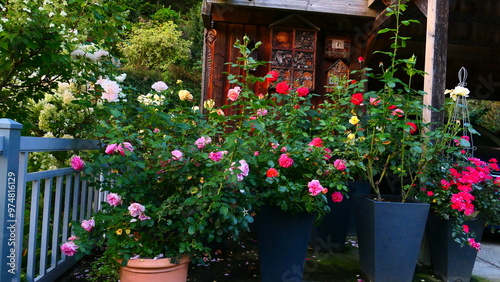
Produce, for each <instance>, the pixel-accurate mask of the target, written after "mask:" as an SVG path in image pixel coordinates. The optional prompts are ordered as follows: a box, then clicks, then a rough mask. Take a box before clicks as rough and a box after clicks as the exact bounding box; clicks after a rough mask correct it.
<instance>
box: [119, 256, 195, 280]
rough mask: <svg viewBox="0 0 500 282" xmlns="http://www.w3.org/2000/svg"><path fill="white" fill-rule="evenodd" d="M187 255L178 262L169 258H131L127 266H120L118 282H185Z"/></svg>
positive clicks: (187, 263)
mask: <svg viewBox="0 0 500 282" xmlns="http://www.w3.org/2000/svg"><path fill="white" fill-rule="evenodd" d="M188 265H189V257H187V256H184V257H182V258H181V259H180V260H179V261H178V264H176V263H173V260H171V259H170V258H162V259H131V260H129V261H128V263H127V266H120V282H165V281H168V282H186V280H187V273H188Z"/></svg>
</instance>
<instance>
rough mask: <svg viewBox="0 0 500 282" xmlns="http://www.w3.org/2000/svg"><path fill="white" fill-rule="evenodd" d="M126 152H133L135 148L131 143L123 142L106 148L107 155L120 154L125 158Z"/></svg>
mask: <svg viewBox="0 0 500 282" xmlns="http://www.w3.org/2000/svg"><path fill="white" fill-rule="evenodd" d="M125 150H127V151H130V152H133V151H134V148H133V147H132V144H130V143H129V142H123V143H121V144H116V143H115V144H110V145H108V146H106V149H105V151H104V152H105V153H106V154H108V155H111V154H114V153H120V155H122V156H125Z"/></svg>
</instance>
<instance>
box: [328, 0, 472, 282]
mask: <svg viewBox="0 0 500 282" xmlns="http://www.w3.org/2000/svg"><path fill="white" fill-rule="evenodd" d="M405 9H406V5H405V4H402V1H396V3H395V4H394V5H392V6H391V10H390V11H389V13H388V15H391V16H392V17H393V18H394V26H393V27H388V28H385V29H382V30H380V31H379V33H391V35H392V37H391V39H392V40H393V42H392V45H391V48H392V49H391V50H390V51H376V53H378V54H380V55H382V57H384V56H385V57H386V58H387V60H386V61H385V62H381V63H380V64H379V67H380V71H374V70H373V69H371V68H367V67H365V68H362V70H361V71H354V72H353V74H352V75H353V77H356V79H357V81H354V80H347V79H344V80H342V79H341V78H338V79H339V85H338V87H333V91H332V93H331V94H330V96H329V97H327V98H329V99H327V100H326V102H325V103H323V104H322V105H320V106H319V108H320V109H322V111H323V112H324V114H325V118H324V119H323V123H324V129H325V130H326V132H328V133H330V134H331V136H332V137H330V138H332V139H336V140H339V141H340V142H338V143H339V144H343V146H344V151H347V152H349V154H348V156H347V158H346V159H347V161H348V163H353V164H354V165H353V169H352V170H353V171H354V172H355V173H356V174H359V175H362V178H363V179H364V180H365V181H367V182H369V183H370V185H371V188H372V190H373V191H374V194H373V195H365V196H360V197H357V198H356V205H355V212H356V223H357V234H358V241H359V252H360V264H361V268H362V270H363V271H364V272H365V274H366V275H367V276H368V277H369V278H370V280H372V281H392V280H398V281H411V279H412V277H413V273H414V270H415V265H416V262H417V258H418V253H419V247H420V242H421V240H422V237H423V233H424V229H425V224H426V220H427V215H428V211H429V204H428V203H423V202H418V201H416V194H417V192H418V189H417V188H418V187H419V185H421V179H422V177H424V176H425V173H426V167H427V165H428V164H429V163H430V162H431V161H432V160H433V159H434V158H439V156H440V155H444V154H447V152H448V151H449V150H453V149H452V148H450V146H449V145H450V143H451V142H452V140H453V138H455V136H456V135H457V132H459V130H461V129H463V127H464V126H463V125H460V124H454V123H450V122H441V123H433V124H430V123H425V122H424V121H423V120H422V113H423V110H424V108H425V107H426V106H425V105H424V102H423V96H424V95H425V93H424V92H423V91H420V90H415V89H414V88H413V85H412V82H413V81H414V80H415V78H416V76H424V75H425V73H424V72H423V71H420V70H418V69H416V68H415V65H416V58H415V57H414V56H412V57H410V58H400V57H399V56H398V50H399V49H400V48H403V47H404V46H405V45H406V43H405V41H406V40H407V39H408V37H404V36H402V35H401V34H400V28H401V26H406V25H410V24H412V23H414V22H416V21H414V20H408V19H404V18H403V11H404V10H405ZM358 61H359V63H360V64H364V59H363V58H362V57H360V58H358ZM371 85H378V86H377V88H376V89H373V90H369V91H367V90H366V87H365V86H368V89H370V86H371ZM430 110H431V111H438V110H441V109H430ZM356 168H357V169H356ZM388 194H391V195H388ZM375 239H377V240H375ZM396 262H397V263H396ZM394 267H395V268H394ZM393 275H397V276H393Z"/></svg>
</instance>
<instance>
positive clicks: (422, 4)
mask: <svg viewBox="0 0 500 282" xmlns="http://www.w3.org/2000/svg"><path fill="white" fill-rule="evenodd" d="M413 3H415V5H417V7H418V9H420V12H422V14H424V16H426V17H427V0H414V1H413Z"/></svg>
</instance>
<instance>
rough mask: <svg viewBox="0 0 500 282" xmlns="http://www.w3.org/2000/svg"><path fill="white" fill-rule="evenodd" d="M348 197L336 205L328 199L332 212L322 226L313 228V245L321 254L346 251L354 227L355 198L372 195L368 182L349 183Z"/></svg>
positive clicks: (325, 218) (323, 220) (326, 216)
mask: <svg viewBox="0 0 500 282" xmlns="http://www.w3.org/2000/svg"><path fill="white" fill-rule="evenodd" d="M347 185H348V186H349V192H348V194H347V195H348V197H344V199H343V200H342V202H340V203H334V202H333V201H332V199H331V197H328V206H329V207H330V212H329V213H327V214H326V215H325V216H324V217H323V219H322V221H321V224H320V225H318V226H315V228H313V232H312V237H311V245H312V246H313V247H314V248H315V249H316V250H318V251H320V252H328V253H337V252H342V251H343V250H344V246H345V241H346V237H347V234H348V231H349V227H350V225H351V224H353V225H354V222H355V219H354V217H355V216H354V211H353V206H354V196H355V195H360V194H368V193H370V189H371V186H370V183H368V182H348V183H347Z"/></svg>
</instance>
